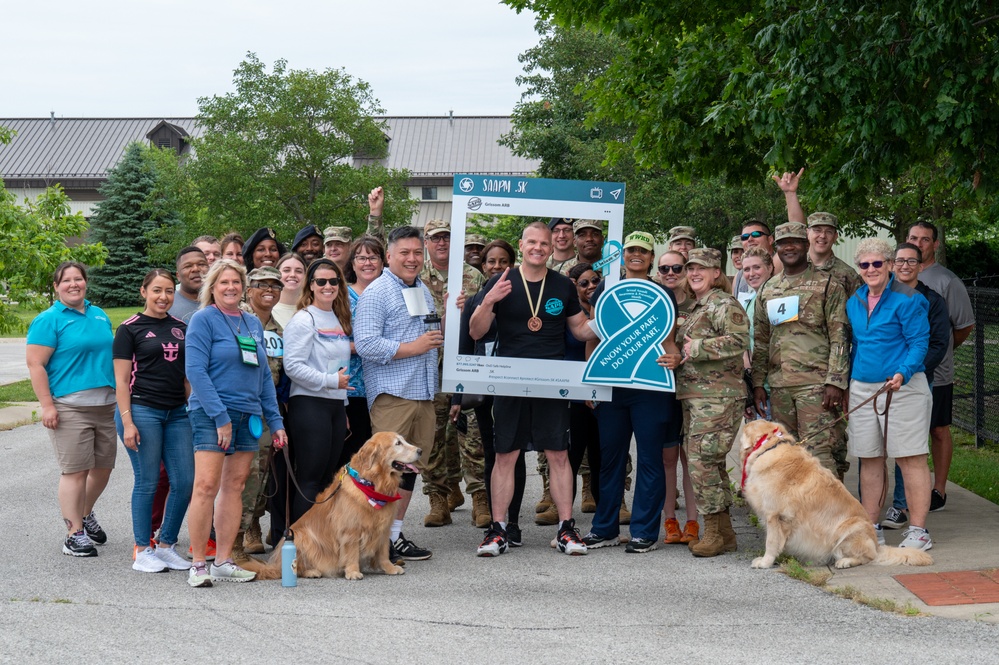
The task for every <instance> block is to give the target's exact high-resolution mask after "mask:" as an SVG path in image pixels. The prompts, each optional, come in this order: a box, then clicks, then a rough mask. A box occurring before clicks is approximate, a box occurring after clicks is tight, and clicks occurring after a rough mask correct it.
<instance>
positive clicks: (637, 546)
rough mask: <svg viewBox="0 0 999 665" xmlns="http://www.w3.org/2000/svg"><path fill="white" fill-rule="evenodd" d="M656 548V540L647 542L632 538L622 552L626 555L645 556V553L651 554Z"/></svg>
mask: <svg viewBox="0 0 999 665" xmlns="http://www.w3.org/2000/svg"><path fill="white" fill-rule="evenodd" d="M658 547H659V541H658V540H649V539H648V538H632V539H631V540H629V541H628V544H627V545H626V546H625V548H624V551H625V552H627V553H628V554H645V553H646V552H651V551H652V550H654V549H656V548H658Z"/></svg>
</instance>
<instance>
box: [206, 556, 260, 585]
mask: <svg viewBox="0 0 999 665" xmlns="http://www.w3.org/2000/svg"><path fill="white" fill-rule="evenodd" d="M211 571H212V575H211V577H212V581H213V582H252V581H253V580H254V579H255V578H256V577H257V574H256V573H251V572H250V571H249V570H243V569H242V568H240V567H239V566H237V565H236V564H235V563H233V562H232V559H227V560H225V561H223V562H221V563H213V564H212V567H211Z"/></svg>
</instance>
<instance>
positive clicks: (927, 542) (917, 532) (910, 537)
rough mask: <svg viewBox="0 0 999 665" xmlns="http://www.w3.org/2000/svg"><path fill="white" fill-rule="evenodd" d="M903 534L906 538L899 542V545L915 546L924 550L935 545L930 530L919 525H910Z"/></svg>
mask: <svg viewBox="0 0 999 665" xmlns="http://www.w3.org/2000/svg"><path fill="white" fill-rule="evenodd" d="M902 535H903V536H905V539H904V540H903V541H902V542H901V544H899V547H914V548H915V549H917V550H923V551H926V550H928V549H930V548H931V547H933V540H932V539H931V538H930V532H929V531H927V530H926V529H920V528H919V527H918V526H910V527H909V528H908V529H906V530H905V531H904V532H903V533H902Z"/></svg>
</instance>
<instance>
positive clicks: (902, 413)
mask: <svg viewBox="0 0 999 665" xmlns="http://www.w3.org/2000/svg"><path fill="white" fill-rule="evenodd" d="M882 385H884V384H881V383H865V382H863V381H856V380H854V381H851V382H850V404H851V405H852V404H860V403H861V402H863V401H864V400H865V399H867V398H868V397H870V396H871V395H873V394H874V393H876V392H877V391H878V390H879V389H880V388H881V386H882ZM872 404H877V407H878V412H879V413H880V412H882V411H884V408H885V396H884V395H879V396H878V398H877V399H876V400H874V402H871V403H868V404H865V405H864V406H862V407H860V408H859V409H858V410H857V411H855V412H853V413H851V414H850V420H849V423H848V424H847V428H846V432H847V435H848V436H849V442H848V443H847V450H848V452H849V453H850V454H851V455H853V456H855V457H861V458H864V457H881V456H882V455H883V454H884V452H883V450H884V427H885V419H884V416H878V415H876V414H875V413H874V409H873V408H872V406H871V405H872ZM932 405H933V397H932V394H931V393H930V387H929V384H928V383H927V382H926V375H925V374H923V373H922V372H917V373H916V374H913V375H912V378H911V379H909V382H908V383H906V384H905V385H903V386H902V389H901V390H899V391H898V392H896V393H894V394H892V397H891V406H890V407H889V409H888V457H893V458H899V457H912V456H914V455H926V454H927V453H929V436H930V411H931V407H932Z"/></svg>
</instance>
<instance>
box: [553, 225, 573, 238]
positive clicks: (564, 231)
mask: <svg viewBox="0 0 999 665" xmlns="http://www.w3.org/2000/svg"><path fill="white" fill-rule="evenodd" d="M552 235H556V236H557V235H570V236H571V235H572V227H571V226H566V225H565V224H559V225H558V226H556V227H555V228H554V230H552Z"/></svg>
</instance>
